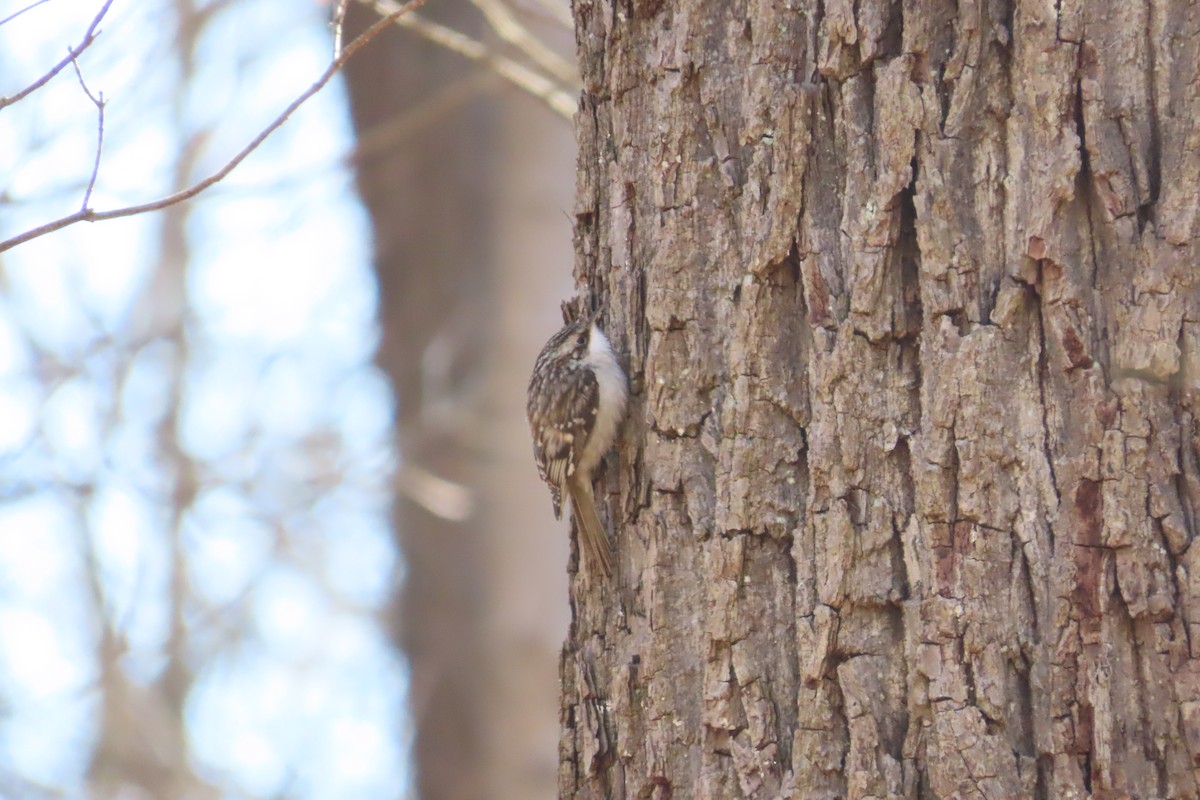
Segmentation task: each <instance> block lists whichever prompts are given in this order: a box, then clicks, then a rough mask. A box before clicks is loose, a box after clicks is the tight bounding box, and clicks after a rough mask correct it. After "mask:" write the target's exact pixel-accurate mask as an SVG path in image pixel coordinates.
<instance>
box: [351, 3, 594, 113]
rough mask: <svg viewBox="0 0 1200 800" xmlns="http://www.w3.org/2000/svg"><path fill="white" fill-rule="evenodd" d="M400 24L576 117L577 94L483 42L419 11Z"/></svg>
mask: <svg viewBox="0 0 1200 800" xmlns="http://www.w3.org/2000/svg"><path fill="white" fill-rule="evenodd" d="M364 2H368V3H371V2H373V5H374V6H375V10H376V11H378V12H379V13H381V14H387V13H388V12H390V11H391V10H392V9H394V8H395V7H396V0H364ZM396 24H398V25H402V26H404V27H405V28H410V29H412V30H414V31H416V32H417V33H419V34H421V35H422V36H424V37H425V38H426V39H428V40H429V41H431V42H434V43H435V44H440V45H441V46H442V47H445V48H446V49H448V50H453V51H454V52H456V53H458V54H459V55H462V56H464V57H466V58H469V59H470V60H472V61H478V62H479V63H481V64H486V65H487V66H488V67H490V68H491V69H493V70H494V71H495V72H496V73H497V74H498V75H500V76H501V77H502V78H504V79H505V80H507V81H509V82H510V83H512V84H514V85H515V86H517V87H519V88H520V89H523V90H524V91H526V92H528V93H529V94H531V95H533V96H534V97H537V98H538V99H540V100H543V101H545V103H546V105H548V106H550V108H552V109H554V110H555V111H557V112H558V113H559V114H560V115H562V116H563V117H565V118H567V119H571V118H573V117H574V116H575V106H576V100H575V95H574V94H572V93H571V92H569V91H567V90H565V89H564V88H563V87H562V86H560V85H559V84H557V83H555V82H554V81H553V80H551V79H550V78H547V77H546V76H545V75H542V74H541V73H540V72H537V71H536V70H532V69H530V68H529V67H527V66H525V65H524V64H521V63H519V62H517V61H514V60H513V59H511V58H507V57H505V56H502V55H500V54H499V53H496V52H495V51H494V50H491V49H489V48H488V47H487V45H485V44H483V43H482V42H480V41H477V40H475V39H472V38H471V37H469V36H465V35H463V34H461V33H459V32H458V31H456V30H454V29H453V28H448V27H446V26H445V25H439V24H438V23H436V22H433V21H432V20H429V19H426V18H425V17H421V16H418V15H417V14H409V15H408V16H405V17H399V18H397V19H396Z"/></svg>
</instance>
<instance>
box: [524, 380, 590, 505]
mask: <svg viewBox="0 0 1200 800" xmlns="http://www.w3.org/2000/svg"><path fill="white" fill-rule="evenodd" d="M565 369H567V370H569V372H568V374H566V375H561V374H560V375H557V376H556V375H548V376H547V377H546V381H545V383H546V384H549V386H538V385H534V386H530V392H529V409H528V411H529V418H530V419H531V420H533V419H541V420H543V421H544V422H543V424H542V426H541V428H540V429H537V428H536V427H535V428H534V430H533V458H534V460H535V461H537V466H538V474H540V475H541V476H542V480H544V481H545V482H546V483H547V484H549V486H550V498H551V500H552V501H553V502H554V516H555V517H557V518H559V519H561V518H562V493H563V490H564V489H565V487H566V484H567V478H569V477H571V475H573V474H574V473H575V463H576V460H577V458H576V456H577V454H578V453H580V452H582V451H583V448H584V446H585V445H586V444H587V440H588V437H589V436H591V434H592V427H593V426H594V425H595V423H596V405H597V403H598V401H599V392H600V387H599V385H598V384H597V383H596V376H595V375H594V374H592V371H591V370H590V369H586V368H584V367H581V366H572V367H565Z"/></svg>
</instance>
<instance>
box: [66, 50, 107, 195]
mask: <svg viewBox="0 0 1200 800" xmlns="http://www.w3.org/2000/svg"><path fill="white" fill-rule="evenodd" d="M71 66H73V67H74V68H75V77H77V78H79V85H80V87H82V88H83V93H84V94H86V95H87V97H88V100H91V101H92V105H94V106H95V107H96V112H97V113H98V115H99V122H98V124H97V128H98V130H97V132H96V160H95V161H93V162H92V176H91V177H90V178H88V184H87V189H86V190H85V191H84V193H83V203H82V205H80V206H79V210H80V211H86V210H87V207H88V203H89V202H91V199H92V190H93V189H95V188H96V176H97V175H99V174H100V153H101V152H102V151H103V150H104V92H100V94H99V96H96V95H93V94H92V90H91V89H89V88H88V85H87V83H86V82H85V81H84V80H83V72H82V71H81V70H80V69H79V61H78V60H77V59H75V58H72V59H71Z"/></svg>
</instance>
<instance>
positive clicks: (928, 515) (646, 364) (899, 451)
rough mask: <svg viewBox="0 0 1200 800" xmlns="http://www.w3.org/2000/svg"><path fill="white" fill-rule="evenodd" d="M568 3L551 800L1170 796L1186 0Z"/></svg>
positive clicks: (1185, 577) (1189, 644)
mask: <svg viewBox="0 0 1200 800" xmlns="http://www.w3.org/2000/svg"><path fill="white" fill-rule="evenodd" d="M575 13H576V18H577V37H578V45H579V52H580V62H581V69H582V74H583V80H584V87H585V88H584V94H583V97H582V100H581V108H580V113H579V115H578V137H579V146H580V155H579V186H578V190H577V201H576V203H577V205H576V246H577V264H576V266H577V271H578V273H579V274H580V275H581V276H584V277H585V278H586V279H588V280H589V281H590V289H591V290H592V291H593V292H597V293H600V294H603V295H606V296H607V297H608V308H609V313H608V328H609V331H610V333H611V334H612V338H613V339H614V340H615V342H616V343H617V344H618V346H619V347H620V348H621V349H623V350H624V352H625V353H627V354H628V356H627V357H628V366H629V368H630V373H631V377H632V379H633V385H634V395H633V401H632V411H631V415H630V419H629V421H628V423H627V424H626V427H625V429H624V434H623V440H622V442H621V444H620V446H619V455H617V456H615V457H611V458H610V462H609V470H608V475H607V479H606V481H605V482H604V483H603V484H602V486H601V487H600V488H599V489H598V495H599V496H600V497H601V498H604V497H607V499H608V502H606V503H605V505H606V507H607V509H608V511H609V512H610V518H611V519H613V520H614V522H613V527H614V528H615V529H616V531H617V550H618V553H619V568H618V569H619V575H618V576H617V579H616V580H614V581H613V582H612V584H611V585H609V586H604V585H601V584H600V583H599V581H596V580H593V579H589V578H588V576H586V575H577V576H576V577H575V579H574V580H573V583H572V599H573V621H572V627H571V633H570V638H569V641H568V644H567V647H566V648H565V650H564V654H563V659H562V679H563V686H564V694H563V701H562V709H563V712H562V714H563V716H562V724H563V728H562V739H561V748H562V751H561V754H560V755H561V761H560V775H559V788H560V793H561V795H562V796H564V797H587V798H592V797H596V798H599V797H612V798H622V797H629V798H634V797H637V798H668V797H676V798H680V797H687V798H691V797H713V798H715V797H721V798H725V797H729V798H737V797H748V798H749V797H753V798H762V797H766V798H770V797H789V798H805V799H806V800H809V799H812V798H837V797H849V798H866V797H904V798H918V797H920V798H925V797H957V798H1008V797H1039V798H1070V797H1086V796H1094V797H1121V796H1130V797H1141V798H1158V797H1173V798H1187V797H1197V796H1200V790H1198V788H1197V787H1198V781H1200V772H1198V770H1197V767H1198V766H1200V545H1196V544H1195V543H1194V541H1195V535H1196V525H1197V520H1198V514H1200V471H1198V469H1197V461H1198V459H1200V427H1198V423H1197V420H1196V417H1197V414H1198V413H1200V296H1198V291H1197V285H1196V284H1197V267H1196V261H1197V251H1196V245H1195V237H1196V228H1197V222H1198V206H1200V192H1198V188H1197V187H1198V185H1200V184H1198V179H1200V128H1198V127H1197V122H1196V120H1197V119H1200V100H1198V95H1200V93H1198V92H1197V85H1198V83H1200V68H1198V66H1197V65H1198V64H1200V52H1197V50H1198V42H1200V36H1198V34H1200V30H1198V29H1200V11H1198V10H1197V8H1196V6H1194V5H1193V4H1191V3H1187V2H1183V1H1182V0H1161V1H1158V2H1154V1H1152V2H1148V3H1112V4H1108V3H1083V2H1070V1H1069V0H1063V2H1049V1H1048V0H1043V1H1042V2H1016V3H1009V2H999V1H998V0H993V1H991V2H988V0H979V2H950V0H936V1H935V2H921V3H916V2H904V3H900V2H886V1H885V0H858V2H853V3H852V2H849V0H825V1H824V2H799V3H794V4H789V3H745V2H731V3H707V2H697V1H696V0H680V2H676V3H660V2H646V3H625V2H617V3H615V4H614V3H609V2H602V1H601V0H577V2H576V4H575Z"/></svg>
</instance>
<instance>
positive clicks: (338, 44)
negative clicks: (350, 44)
mask: <svg viewBox="0 0 1200 800" xmlns="http://www.w3.org/2000/svg"><path fill="white" fill-rule="evenodd" d="M349 2H350V0H338V2H337V5H336V6H334V8H333V57H334V58H337V57H338V56H339V55H341V54H342V28H343V27H344V26H345V23H346V5H347V4H348V3H349Z"/></svg>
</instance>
